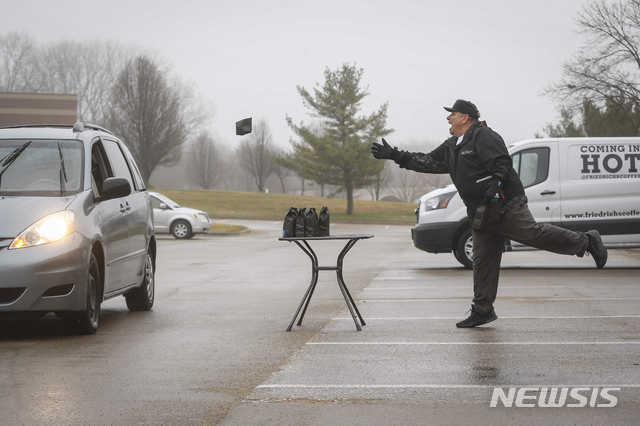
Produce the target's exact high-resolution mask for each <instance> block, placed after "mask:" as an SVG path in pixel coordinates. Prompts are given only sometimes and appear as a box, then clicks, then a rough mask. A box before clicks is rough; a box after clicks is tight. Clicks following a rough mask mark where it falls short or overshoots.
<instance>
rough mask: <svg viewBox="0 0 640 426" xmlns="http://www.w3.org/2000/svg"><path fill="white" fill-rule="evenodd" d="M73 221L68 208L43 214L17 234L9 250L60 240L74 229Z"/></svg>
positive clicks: (71, 213)
mask: <svg viewBox="0 0 640 426" xmlns="http://www.w3.org/2000/svg"><path fill="white" fill-rule="evenodd" d="M74 222H75V218H74V215H73V212H72V211H69V210H64V211H61V212H57V213H53V214H50V215H48V216H45V217H43V218H42V219H40V220H39V221H37V222H36V223H34V224H33V225H31V226H30V227H28V228H27V229H25V230H24V231H23V232H22V233H21V234H20V235H18V236H17V237H16V238H15V239H14V240H13V242H12V243H11V245H10V246H9V250H12V249H19V248H25V247H33V246H39V245H42V244H48V243H53V242H55V241H58V240H61V239H63V238H64V237H66V236H67V235H69V234H71V233H72V232H73V231H74V229H75V226H74Z"/></svg>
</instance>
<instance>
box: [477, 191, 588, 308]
mask: <svg viewBox="0 0 640 426" xmlns="http://www.w3.org/2000/svg"><path fill="white" fill-rule="evenodd" d="M505 210H506V211H505V213H504V216H503V217H502V220H501V222H500V223H499V224H497V225H493V226H490V227H488V228H487V229H483V230H481V231H477V230H475V229H474V230H473V308H474V310H476V311H478V312H483V313H485V312H489V311H491V310H492V309H493V302H494V301H495V300H496V294H497V292H498V276H499V275H500V261H501V260H502V252H503V249H504V240H505V238H508V239H510V240H514V241H518V242H520V243H523V244H526V245H528V246H531V247H535V248H537V249H541V250H548V251H552V252H554V253H559V254H570V255H577V256H583V255H584V253H585V251H586V250H587V247H589V237H587V235H586V234H585V233H583V232H574V231H570V230H568V229H565V228H560V227H559V226H554V225H549V224H544V223H536V221H535V219H534V218H533V216H532V215H531V212H530V211H529V207H527V198H526V197H519V198H516V199H513V200H510V201H509V202H508V203H507V204H506V206H505Z"/></svg>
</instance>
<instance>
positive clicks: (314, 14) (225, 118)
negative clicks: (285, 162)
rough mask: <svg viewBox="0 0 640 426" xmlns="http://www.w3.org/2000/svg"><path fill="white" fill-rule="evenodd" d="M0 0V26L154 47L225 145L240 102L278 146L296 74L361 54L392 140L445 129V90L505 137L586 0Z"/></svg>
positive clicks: (574, 46)
mask: <svg viewBox="0 0 640 426" xmlns="http://www.w3.org/2000/svg"><path fill="white" fill-rule="evenodd" d="M3 3H5V4H4V7H3V8H2V11H3V12H2V14H0V32H2V33H3V34H6V33H7V32H9V31H23V32H26V33H28V34H30V35H31V36H32V37H34V38H35V39H36V40H37V41H38V42H48V41H57V40H65V39H67V40H69V39H71V40H95V39H101V40H117V41H119V42H122V43H124V44H127V45H135V46H136V47H139V48H142V49H147V50H149V51H151V52H153V53H155V54H157V55H158V56H159V57H161V58H163V59H164V60H165V61H166V62H167V63H169V64H170V65H171V66H172V68H173V71H174V72H175V73H176V74H178V75H179V76H180V77H181V78H182V79H183V80H185V81H187V82H189V83H191V84H192V85H193V86H194V87H195V88H197V90H198V92H199V94H200V95H201V96H202V97H203V98H205V99H207V100H208V101H209V102H210V104H211V105H212V106H213V112H214V116H213V122H212V123H211V127H212V129H213V130H214V132H215V133H216V135H217V136H218V137H219V139H220V140H221V141H222V142H224V143H225V144H226V145H228V146H231V147H235V146H236V145H237V144H238V142H239V138H237V137H236V136H234V129H235V128H234V122H235V121H236V120H238V119H241V118H244V117H247V116H253V117H254V118H264V119H265V120H267V122H268V124H269V126H270V128H271V131H272V133H273V136H274V139H275V141H276V143H277V144H279V145H281V146H283V147H286V146H288V145H289V143H288V141H289V139H290V138H291V137H293V136H294V135H293V133H292V132H291V131H290V130H289V129H288V127H287V125H286V122H285V117H286V116H287V115H288V116H291V117H292V118H293V119H294V121H296V122H298V121H300V120H309V116H308V115H307V113H306V110H305V108H304V106H303V104H302V100H301V98H300V96H299V94H298V93H297V91H296V85H302V86H304V87H305V88H307V89H311V88H313V86H314V85H315V84H316V83H322V81H323V71H324V69H325V68H326V67H329V68H331V69H335V68H337V67H338V66H339V65H340V64H342V63H345V62H347V63H355V64H357V65H358V66H360V67H362V68H364V78H363V81H364V83H365V84H366V86H367V87H368V91H369V93H370V96H368V97H367V98H366V99H365V104H364V106H365V108H364V110H365V111H366V112H372V111H373V109H374V108H376V107H377V106H379V105H380V104H382V103H384V102H389V120H388V125H389V127H392V128H394V129H395V132H394V133H393V134H392V135H390V136H389V138H388V139H390V140H391V141H392V143H394V144H396V145H400V146H402V145H405V144H407V143H409V142H411V143H415V142H416V141H429V142H431V143H438V142H440V141H442V140H444V139H445V138H446V137H447V136H448V126H447V123H446V120H445V117H446V112H445V111H444V110H443V109H442V106H444V105H451V104H452V103H453V101H454V100H455V99H457V98H466V99H470V100H472V101H473V102H475V103H476V105H477V106H478V108H479V109H480V113H481V114H482V119H484V120H487V122H488V124H489V125H490V126H491V127H493V128H494V129H495V130H497V131H498V132H500V133H501V134H502V135H503V137H504V138H505V140H507V141H515V140H520V139H524V138H530V137H533V135H534V133H535V132H537V131H540V130H541V129H542V127H543V126H544V125H545V124H546V123H548V122H550V121H554V120H556V119H557V118H558V112H557V110H556V107H555V105H554V103H553V101H552V99H550V98H548V97H545V96H542V94H541V93H542V91H543V90H544V89H545V88H546V87H547V86H549V85H550V84H551V83H553V82H554V81H557V80H558V79H559V78H560V77H561V69H562V63H563V62H564V61H566V60H567V59H568V58H570V57H571V56H572V55H574V54H575V53H576V52H577V50H578V48H579V46H580V45H581V44H582V43H583V41H584V40H585V39H584V36H582V35H580V34H578V33H577V31H576V30H577V27H576V25H575V18H576V15H577V13H578V11H579V10H580V9H581V7H582V5H584V4H585V3H586V1H585V0H562V1H547V0H543V1H538V2H532V1H522V0H513V1H507V0H505V1H498V0H492V1H468V0H456V1H449V2H447V1H426V0H425V1H410V0H396V1H378V0H375V1H364V0H358V1H348V0H342V1H339V0H338V1H334V0H325V1H306V0H298V1H273V0H267V1H242V0H230V1H226V0H225V1H221V0H211V1H188V0H185V1H166V0H155V1H134V0H128V1H122V0H110V1H108V2H104V1H101V2H92V1H77V0H64V1H58V2H52V1H50V0H49V1H33V0H21V1H19V2H8V0H4V1H3ZM9 3H10V4H9Z"/></svg>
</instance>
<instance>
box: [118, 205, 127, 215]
mask: <svg viewBox="0 0 640 426" xmlns="http://www.w3.org/2000/svg"><path fill="white" fill-rule="evenodd" d="M126 211H127V209H126V208H125V207H124V204H122V203H120V213H124V212H126Z"/></svg>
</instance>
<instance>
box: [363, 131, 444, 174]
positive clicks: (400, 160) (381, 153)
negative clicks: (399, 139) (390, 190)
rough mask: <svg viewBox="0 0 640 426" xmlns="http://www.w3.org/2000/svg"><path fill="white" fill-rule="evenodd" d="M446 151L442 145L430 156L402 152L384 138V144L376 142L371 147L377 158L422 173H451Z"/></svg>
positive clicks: (420, 153)
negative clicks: (391, 161)
mask: <svg viewBox="0 0 640 426" xmlns="http://www.w3.org/2000/svg"><path fill="white" fill-rule="evenodd" d="M445 150H446V147H445V146H444V144H442V145H440V146H439V147H438V148H436V149H434V150H433V151H431V152H430V153H428V154H425V153H422V152H408V151H400V150H399V149H398V148H396V147H391V145H389V144H388V143H387V141H386V140H385V139H384V138H382V144H379V143H375V142H374V143H373V144H372V145H371V153H372V154H373V156H374V157H375V158H377V159H379V160H382V159H384V160H393V161H395V162H396V163H397V164H398V165H399V166H400V167H401V168H403V169H409V170H413V171H416V172H420V173H449V166H448V164H447V161H446V157H445V152H446V151H445Z"/></svg>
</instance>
